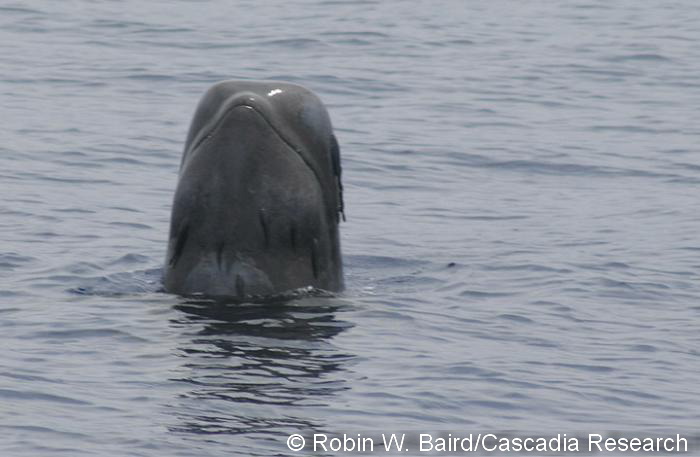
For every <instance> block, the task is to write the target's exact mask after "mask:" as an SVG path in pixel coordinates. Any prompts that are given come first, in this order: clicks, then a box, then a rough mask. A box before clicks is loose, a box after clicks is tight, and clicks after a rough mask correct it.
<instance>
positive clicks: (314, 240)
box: [163, 81, 345, 299]
mask: <svg viewBox="0 0 700 457" xmlns="http://www.w3.org/2000/svg"><path fill="white" fill-rule="evenodd" d="M341 218H342V219H344V218H345V216H344V212H343V186H342V181H341V165H340V149H339V147H338V142H337V140H336V137H335V135H334V134H333V129H332V126H331V121H330V117H329V116H328V113H327V111H326V109H325V107H324V106H323V104H322V103H321V100H320V99H319V98H318V97H317V96H316V95H315V94H314V93H313V92H311V91H310V90H308V89H305V88H304V87H301V86H299V85H295V84H290V83H284V82H275V81H257V82H254V81H223V82H220V83H217V84H215V85H214V86H213V87H211V88H210V89H209V90H208V91H207V92H206V93H205V94H204V96H203V97H202V99H201V101H200V102H199V106H198V107H197V109H196V112H195V114H194V118H193V119H192V123H191V126H190V129H189V133H188V135H187V140H186V143H185V150H184V153H183V155H182V161H181V163H180V172H179V179H178V183H177V188H176V190H175V198H174V201H173V205H172V214H171V220H170V237H169V242H168V251H167V256H166V260H165V270H164V278H163V283H164V287H165V290H166V291H168V292H171V293H175V294H180V295H205V296H223V297H234V298H239V299H244V298H247V297H251V296H269V295H275V294H280V293H284V292H286V291H290V290H294V289H298V288H302V287H307V286H311V287H314V288H318V289H324V290H328V291H339V290H341V289H342V288H343V266H342V258H341V252H340V240H339V232H338V224H339V222H340V220H341Z"/></svg>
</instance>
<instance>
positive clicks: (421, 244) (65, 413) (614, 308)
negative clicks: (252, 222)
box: [0, 0, 700, 457]
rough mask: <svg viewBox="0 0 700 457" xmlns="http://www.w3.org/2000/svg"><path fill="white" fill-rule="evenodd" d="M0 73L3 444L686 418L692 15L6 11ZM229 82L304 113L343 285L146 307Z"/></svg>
mask: <svg viewBox="0 0 700 457" xmlns="http://www.w3.org/2000/svg"><path fill="white" fill-rule="evenodd" d="M0 69H1V70H0V116H1V119H2V125H1V126H0V138H1V139H2V142H0V186H1V187H0V189H2V191H1V192H0V241H1V244H0V347H1V348H2V355H0V455H2V456H8V457H20V456H32V457H34V456H38V455H41V456H49V457H53V456H62V455H66V456H144V457H155V456H203V455H206V456H217V457H218V456H233V455H250V456H270V455H312V454H313V455H336V453H335V452H331V451H328V452H316V453H313V452H312V450H311V449H310V448H309V447H308V446H307V447H306V448H305V449H304V450H302V452H298V453H294V452H292V451H290V450H289V449H288V448H287V444H286V440H287V437H288V436H289V435H290V434H293V433H300V434H302V435H304V436H306V437H308V436H310V435H311V434H314V433H329V434H342V433H349V434H355V435H357V434H358V433H360V434H366V435H369V434H371V433H380V432H395V431H412V432H417V431H420V432H429V431H442V432H444V433H447V432H451V433H453V434H454V435H459V434H462V435H464V434H466V433H469V432H472V431H473V432H475V433H476V432H479V433H489V432H490V433H511V434H516V435H517V434H526V433H530V434H556V433H568V434H569V435H570V436H571V435H573V434H575V433H589V432H598V433H611V432H614V431H620V432H625V433H630V434H638V435H644V434H668V435H671V434H673V435H674V436H675V434H676V433H681V434H686V435H687V434H692V433H696V432H697V427H698V424H700V395H699V394H700V389H699V388H698V385H699V384H698V382H697V379H698V377H700V349H699V346H700V332H699V330H700V211H699V210H700V203H699V202H700V200H699V198H698V195H699V193H700V150H699V146H698V145H699V144H700V127H699V124H698V120H699V119H700V80H699V79H698V75H699V74H700V9H698V8H697V4H696V3H695V2H693V1H690V0H687V1H668V2H637V1H631V0H622V1H616V2H607V1H602V0H576V1H569V2H550V1H544V0H541V1H540V0H537V1H531V2H513V1H501V0H496V1H492V2H458V1H452V2H450V1H446V2H423V1H416V2H399V1H391V0H390V1H369V0H365V1H346V2H345V1H344V2H340V1H322V0H303V1H302V0H295V1H286V2H282V1H279V2H278V1H273V2H255V1H236V2H226V1H221V0H201V1H171V0H169V1H167V2H166V1H149V2H138V1H133V0H126V1H120V2H115V1H108V0H95V1H89V0H76V1H66V2H51V1H48V0H37V1H31V2H13V1H9V2H8V1H5V2H2V3H1V4H0ZM223 79H275V80H284V81H290V82H294V83H298V84H302V85H304V86H306V87H308V88H310V89H312V90H313V91H315V92H316V93H317V94H318V95H319V96H320V97H321V98H322V100H324V102H325V103H326V105H327V107H328V110H329V112H330V115H331V117H332V119H333V122H334V126H335V130H336V135H337V137H338V139H339V142H340V144H341V151H342V154H343V167H344V185H345V189H346V207H347V216H348V220H347V222H346V223H343V224H342V225H341V232H342V244H343V252H344V259H345V271H346V284H347V290H346V291H344V292H343V293H342V294H339V295H337V296H335V297H328V296H309V297H300V298H298V299H296V300H292V301H291V302H288V303H275V304H267V305H255V304H243V305H237V306H231V305H226V304H218V305H213V304H208V303H205V302H195V301H192V300H189V301H188V300H185V299H183V298H180V297H177V296H173V295H169V294H165V293H163V292H161V289H160V275H161V272H162V262H163V259H164V256H165V249H166V242H167V236H168V221H169V217H170V205H171V200H172V195H173V192H174V188H175V184H176V179H177V169H178V165H179V160H180V154H181V151H182V146H183V143H184V139H185V135H186V132H187V128H188V124H189V121H190V116H191V115H192V113H193V111H194V108H195V106H196V104H197V101H198V99H199V97H200V96H201V94H202V93H203V92H204V91H205V90H206V89H207V88H208V87H209V86H210V85H211V84H213V83H215V82H216V81H219V80H223ZM699 452H700V451H699ZM403 455H418V453H417V449H415V448H414V449H411V450H410V451H409V452H405V453H404V454H403ZM420 455H423V454H420ZM691 455H692V453H691ZM695 455H697V454H695Z"/></svg>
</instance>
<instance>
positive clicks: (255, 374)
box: [171, 297, 353, 435]
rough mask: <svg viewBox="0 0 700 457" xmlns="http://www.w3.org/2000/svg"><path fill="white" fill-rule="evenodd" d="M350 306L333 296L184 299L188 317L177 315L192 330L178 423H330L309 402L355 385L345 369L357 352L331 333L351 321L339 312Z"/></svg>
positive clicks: (199, 427)
mask: <svg viewBox="0 0 700 457" xmlns="http://www.w3.org/2000/svg"><path fill="white" fill-rule="evenodd" d="M346 307H348V305H347V304H346V303H343V302H342V301H340V300H338V299H334V298H327V297H323V298H318V297H308V298H304V299H302V300H298V301H293V302H289V303H284V302H277V303H265V304H231V303H214V302H210V301H195V300H189V301H187V302H184V303H182V304H179V305H177V306H176V309H177V310H179V311H181V313H182V314H181V318H179V319H177V320H174V321H173V322H172V323H173V325H176V326H178V327H180V328H181V329H183V330H185V333H184V335H187V336H188V337H189V338H188V339H186V340H184V341H183V342H182V345H181V346H180V347H179V348H178V349H179V353H180V355H181V357H182V358H183V364H182V373H183V376H182V377H179V378H178V379H177V381H181V382H183V383H187V384H189V385H190V387H189V389H188V390H187V391H186V393H184V394H182V395H181V396H180V402H181V404H179V405H176V406H175V407H174V410H175V411H177V413H176V414H177V416H178V422H177V425H174V426H173V427H171V431H176V432H189V433H198V434H219V433H226V434H237V433H263V434H274V435H277V434H280V433H285V431H286V430H299V429H319V428H320V427H323V425H324V424H322V423H320V422H319V421H318V419H315V418H313V417H311V415H309V417H306V416H305V408H304V407H313V406H325V405H326V404H327V399H328V398H329V397H331V396H333V395H334V394H336V393H337V392H339V391H341V390H345V389H347V388H348V387H347V386H346V385H345V381H344V379H343V376H342V372H343V370H344V367H345V366H346V365H347V364H348V362H349V361H350V360H352V358H353V355H352V354H347V353H341V352H339V351H338V350H337V349H336V348H335V347H334V345H333V344H332V341H331V340H332V338H333V337H334V336H336V335H338V334H339V333H341V332H342V331H343V330H345V329H347V328H349V327H350V326H351V325H350V324H349V323H347V322H343V321H342V320H339V319H338V318H337V316H336V315H337V313H338V312H341V311H342V310H343V309H344V308H346ZM280 406H282V407H283V408H284V407H287V406H290V407H293V408H290V409H288V410H284V409H282V410H280ZM307 409H308V408H307ZM280 411H286V412H285V413H284V414H280Z"/></svg>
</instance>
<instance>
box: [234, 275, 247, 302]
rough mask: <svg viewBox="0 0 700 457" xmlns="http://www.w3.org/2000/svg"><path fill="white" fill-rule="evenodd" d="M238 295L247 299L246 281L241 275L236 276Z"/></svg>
mask: <svg viewBox="0 0 700 457" xmlns="http://www.w3.org/2000/svg"><path fill="white" fill-rule="evenodd" d="M236 294H237V295H238V296H239V297H245V296H246V295H245V281H244V280H243V278H241V275H236Z"/></svg>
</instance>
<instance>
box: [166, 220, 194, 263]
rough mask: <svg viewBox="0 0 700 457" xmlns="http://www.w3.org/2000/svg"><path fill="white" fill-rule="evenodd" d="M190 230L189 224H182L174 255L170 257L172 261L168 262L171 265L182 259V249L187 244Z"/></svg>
mask: <svg viewBox="0 0 700 457" xmlns="http://www.w3.org/2000/svg"><path fill="white" fill-rule="evenodd" d="M189 232H190V226H189V224H185V225H184V226H182V228H181V229H180V231H179V232H178V235H177V243H176V244H175V251H174V252H173V255H172V257H170V262H168V263H169V264H170V265H171V266H175V264H177V261H178V260H180V256H181V255H182V251H183V250H184V249H185V244H186V243H187V238H188V236H189Z"/></svg>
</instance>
